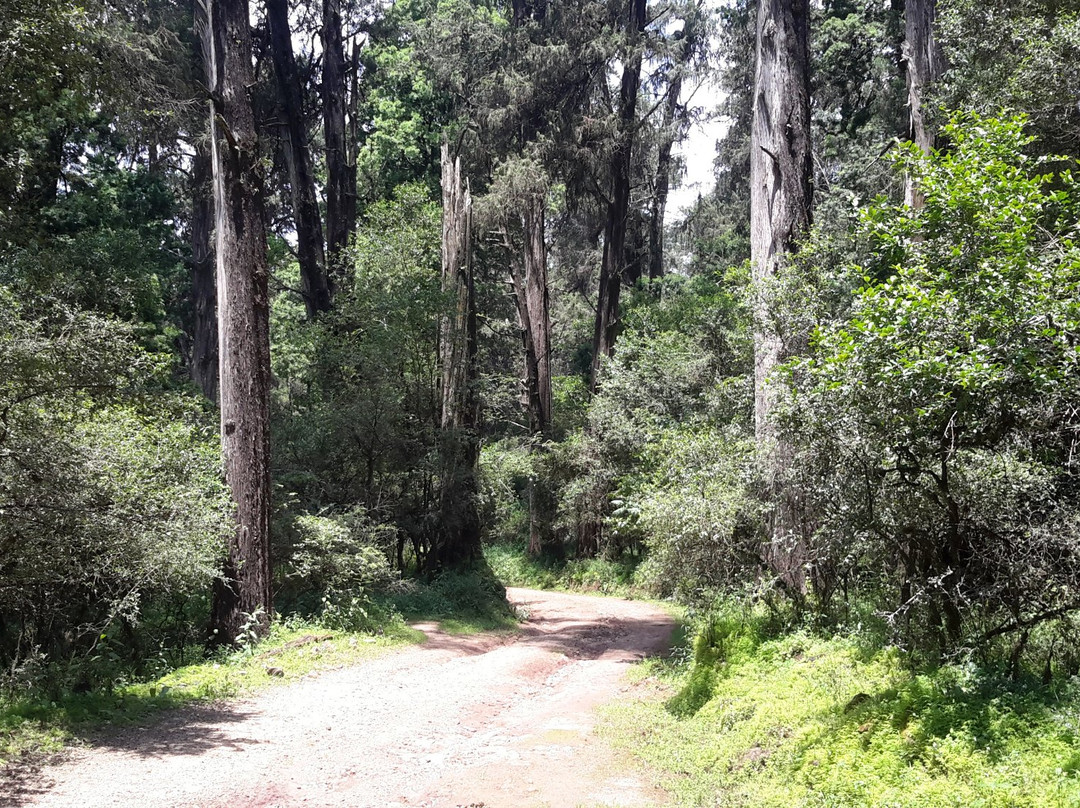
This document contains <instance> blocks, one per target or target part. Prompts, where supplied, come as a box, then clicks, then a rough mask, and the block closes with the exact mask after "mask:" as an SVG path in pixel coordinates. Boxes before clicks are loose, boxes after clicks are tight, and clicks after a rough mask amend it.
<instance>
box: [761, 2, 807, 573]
mask: <svg viewBox="0 0 1080 808" xmlns="http://www.w3.org/2000/svg"><path fill="white" fill-rule="evenodd" d="M809 17H810V9H809V5H808V0H760V2H759V4H758V19H757V75H756V78H755V87H754V112H753V130H752V133H751V144H750V186H751V187H750V256H751V263H752V267H753V269H752V271H753V280H754V285H755V287H756V289H757V294H756V300H757V301H758V302H757V303H756V304H755V309H756V310H755V312H754V315H755V316H754V423H755V429H756V434H757V442H758V446H759V449H760V450H761V452H762V454H763V457H764V458H765V463H766V468H767V475H768V478H769V480H768V488H769V495H770V497H771V499H772V501H773V511H772V519H771V522H772V524H771V525H770V527H771V530H770V533H771V538H772V543H771V545H770V547H769V548H768V550H767V560H768V562H769V563H770V565H771V566H772V567H773V569H774V571H775V572H776V573H777V575H778V576H779V579H780V581H781V582H782V583H783V584H784V585H785V586H787V587H788V589H789V590H791V591H793V592H795V593H796V594H801V593H802V592H803V590H804V588H805V583H806V581H805V571H804V566H805V563H806V545H805V542H804V541H803V540H802V539H801V538H800V536H799V533H800V529H799V520H798V502H797V494H796V492H794V491H792V490H791V489H790V488H788V487H787V486H785V485H783V483H782V481H781V475H782V470H783V469H784V468H785V467H786V465H787V463H788V461H789V459H790V454H791V450H790V447H788V446H786V445H785V444H784V442H783V441H781V440H778V438H777V435H776V431H775V428H774V426H773V422H772V415H773V410H774V408H775V405H776V402H777V394H778V391H779V388H780V383H779V382H778V381H777V380H776V379H775V378H773V377H774V373H775V370H776V368H777V366H778V365H779V364H780V363H782V362H783V361H784V360H785V359H786V358H787V357H788V351H786V350H785V345H784V342H783V339H782V336H781V335H780V334H779V333H777V330H776V328H775V327H774V325H773V323H772V322H771V319H772V318H771V316H770V312H769V302H768V297H769V287H770V285H771V283H772V281H773V279H774V278H775V277H776V275H777V273H778V271H779V270H780V268H781V266H782V265H783V262H784V260H785V258H786V257H787V255H788V254H789V253H791V252H792V251H794V250H795V248H796V247H797V241H798V239H799V238H800V237H801V236H803V235H805V234H806V232H807V231H808V229H809V227H810V210H811V201H812V189H811V152H810V81H809V51H808V43H809V29H810V26H809Z"/></svg>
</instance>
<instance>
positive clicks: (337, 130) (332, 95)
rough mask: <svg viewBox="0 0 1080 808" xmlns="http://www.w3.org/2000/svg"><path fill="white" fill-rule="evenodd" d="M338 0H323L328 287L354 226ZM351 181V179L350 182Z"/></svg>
mask: <svg viewBox="0 0 1080 808" xmlns="http://www.w3.org/2000/svg"><path fill="white" fill-rule="evenodd" d="M341 25H342V20H341V0H323V25H322V47H323V56H322V59H323V75H322V91H323V126H324V131H325V137H326V242H327V258H328V261H329V267H330V278H331V287H333V286H334V285H336V284H337V283H339V282H340V279H341V277H342V274H343V268H342V266H341V260H342V251H343V250H344V249H345V248H346V247H347V246H348V244H349V237H350V236H351V235H352V233H353V229H354V228H355V225H356V176H355V169H354V168H352V169H351V168H350V166H349V154H350V150H349V147H348V145H347V138H346V119H345V118H346V116H345V109H346V95H347V93H346V81H347V78H348V62H346V60H345V43H344V40H343V38H342V34H341V30H342V29H341ZM350 180H351V182H350Z"/></svg>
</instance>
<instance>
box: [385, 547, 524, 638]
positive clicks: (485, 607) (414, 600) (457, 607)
mask: <svg viewBox="0 0 1080 808" xmlns="http://www.w3.org/2000/svg"><path fill="white" fill-rule="evenodd" d="M391 603H393V605H394V608H395V609H397V610H398V611H400V612H401V614H403V615H405V616H406V617H407V618H410V619H427V620H431V619H434V620H439V621H449V626H448V627H449V628H452V629H454V630H456V631H457V633H473V632H475V631H477V630H484V629H513V628H515V627H516V626H517V618H516V617H515V615H514V613H513V612H512V611H511V608H510V604H509V603H507V601H506V588H505V587H504V586H503V584H502V583H501V582H500V581H499V579H498V578H497V577H496V576H495V575H494V574H493V573H492V571H491V569H490V568H489V567H488V566H487V564H486V563H481V564H479V565H477V566H476V567H475V568H473V569H464V570H448V571H446V572H442V573H440V574H439V575H437V576H436V577H435V578H434V579H432V580H431V581H428V582H418V581H404V582H402V585H401V586H400V587H399V588H398V590H397V592H396V593H394V595H393V597H392V598H391Z"/></svg>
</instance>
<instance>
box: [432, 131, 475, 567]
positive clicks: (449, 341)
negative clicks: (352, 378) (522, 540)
mask: <svg viewBox="0 0 1080 808" xmlns="http://www.w3.org/2000/svg"><path fill="white" fill-rule="evenodd" d="M442 192H443V235H442V288H443V292H444V293H445V294H446V295H447V298H448V299H449V300H452V301H453V308H452V309H451V311H450V313H449V314H448V315H447V316H446V317H445V318H444V319H443V321H442V326H441V329H440V341H439V354H440V360H441V363H442V408H441V410H442V412H441V419H440V426H441V436H440V439H441V443H442V445H441V449H442V481H441V482H442V485H441V491H440V514H441V524H440V526H439V529H438V530H437V535H436V537H435V541H434V544H433V546H432V548H431V552H430V554H429V557H428V558H427V559H426V560H425V566H426V567H427V568H428V570H429V571H436V570H439V569H444V568H446V567H449V566H457V565H461V564H467V563H469V562H471V561H474V560H476V559H477V558H478V557H479V555H480V516H479V513H478V511H477V503H476V496H477V488H476V466H477V462H478V460H479V457H480V443H479V434H478V427H479V421H480V406H479V401H478V399H477V395H476V378H477V370H476V301H475V295H474V290H473V275H472V198H471V196H470V194H469V190H468V188H466V187H465V185H464V183H463V181H462V178H461V158H460V157H458V158H456V159H453V160H451V158H450V148H449V146H447V145H446V144H445V143H444V144H443V147H442Z"/></svg>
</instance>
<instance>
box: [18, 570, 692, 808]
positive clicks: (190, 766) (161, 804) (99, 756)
mask: <svg viewBox="0 0 1080 808" xmlns="http://www.w3.org/2000/svg"><path fill="white" fill-rule="evenodd" d="M508 594H509V597H510V599H511V601H512V602H514V603H515V604H518V605H519V607H522V608H524V609H526V610H527V612H528V614H529V619H528V621H527V622H526V623H525V625H524V627H523V632H522V634H521V635H520V636H515V637H510V638H507V637H505V636H495V635H481V636H472V637H455V636H451V635H447V634H443V633H441V632H439V631H438V630H437V627H435V626H430V625H425V626H423V627H422V628H423V629H424V630H425V632H426V633H428V634H429V640H428V642H427V643H425V644H424V645H422V646H418V647H415V648H410V649H406V650H404V651H401V652H399V653H394V654H390V655H388V656H385V657H382V658H379V659H375V660H372V661H370V662H366V663H364V664H361V665H357V666H356V667H352V668H346V669H342V670H337V671H331V672H327V673H324V674H322V675H320V676H317V677H313V678H311V679H308V680H305V681H302V682H298V683H297V684H295V685H291V686H289V687H284V688H280V689H275V690H272V691H268V692H266V693H264V694H262V695H260V696H259V697H257V698H254V699H251V700H248V701H242V702H237V703H232V704H224V705H213V706H200V707H191V708H185V709H182V710H177V711H175V712H173V713H170V714H168V715H167V716H165V717H164V718H163V719H162V720H161V721H159V722H157V723H156V724H154V726H152V727H146V728H140V729H124V730H116V731H114V732H111V733H110V734H108V735H107V736H103V737H99V738H95V739H94V741H93V742H92V745H90V746H88V747H86V748H82V749H78V750H75V751H74V752H73V754H72V755H71V756H70V759H69V760H67V761H66V762H64V763H61V764H57V765H54V766H49V767H45V768H44V769H42V770H40V771H36V772H23V773H22V776H21V777H20V778H19V779H18V780H14V779H13V780H8V781H6V782H0V806H2V805H39V806H94V807H95V808H100V807H103V806H133V807H134V806H138V807H139V808H172V807H173V806H206V807H207V808H210V807H215V808H216V807H217V806H220V807H221V808H226V806H227V807H228V808H268V807H269V806H348V807H349V808H362V807H364V806H371V808H393V807H397V806H401V807H404V806H410V807H412V808H420V807H421V806H427V807H430V808H436V807H437V808H442V806H449V808H455V807H460V808H467V807H468V806H473V808H480V806H483V808H534V807H535V808H561V807H562V806H567V808H573V806H597V805H604V806H627V807H628V808H629V807H630V806H650V805H660V804H663V803H664V802H665V795H664V794H663V793H662V792H660V791H659V790H658V789H657V788H656V787H655V786H654V785H653V784H652V783H651V782H649V779H648V778H647V777H646V776H645V775H644V774H642V773H641V772H639V771H636V770H635V769H634V768H633V767H632V765H631V764H630V763H629V762H627V761H625V760H621V759H619V758H618V757H617V756H616V755H615V754H614V753H613V752H612V751H611V749H610V748H608V747H607V746H606V745H605V744H604V743H603V742H602V741H601V740H599V739H598V738H597V737H596V736H595V734H594V733H593V728H594V724H595V710H596V707H598V706H599V705H601V704H603V703H606V702H610V701H612V700H614V699H616V698H617V697H618V694H619V690H620V687H621V686H622V685H621V682H622V677H623V674H624V672H625V670H626V666H627V664H628V663H630V662H633V661H635V660H638V659H641V658H643V657H645V656H647V655H650V654H655V653H658V652H661V651H663V650H664V649H665V648H666V647H667V644H668V642H669V639H670V636H671V630H672V628H673V621H672V620H671V618H670V617H668V616H667V615H665V614H664V613H663V612H661V611H659V610H658V609H656V608H655V607H653V606H650V605H648V604H644V603H637V602H633V601H623V600H615V599H608V598H594V597H588V596H582V595H567V594H561V593H553V592H536V591H531V590H526V589H511V590H509V592H508ZM12 789H13V790H12ZM3 790H7V791H8V793H7V794H4V793H3Z"/></svg>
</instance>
